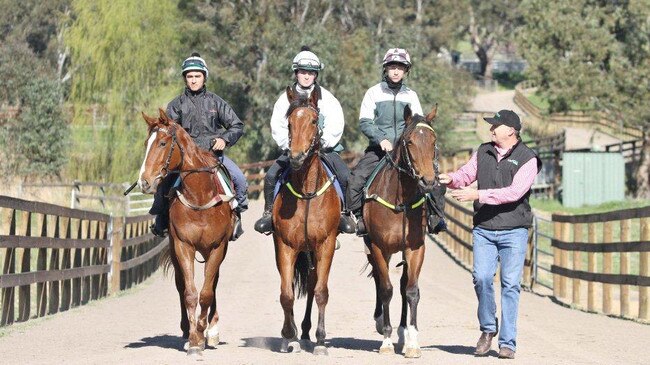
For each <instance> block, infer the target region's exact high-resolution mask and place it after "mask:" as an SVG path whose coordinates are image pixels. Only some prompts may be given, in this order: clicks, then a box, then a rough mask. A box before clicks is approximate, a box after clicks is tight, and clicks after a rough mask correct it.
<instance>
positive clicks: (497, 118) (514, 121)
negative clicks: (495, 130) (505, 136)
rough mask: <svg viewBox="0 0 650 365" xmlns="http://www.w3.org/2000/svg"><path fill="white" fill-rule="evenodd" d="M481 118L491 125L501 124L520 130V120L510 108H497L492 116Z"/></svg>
mask: <svg viewBox="0 0 650 365" xmlns="http://www.w3.org/2000/svg"><path fill="white" fill-rule="evenodd" d="M483 119H484V120H485V121H486V122H488V123H490V124H493V125H501V124H503V125H506V126H508V127H512V128H514V129H515V130H518V131H520V130H521V120H519V116H518V115H517V113H515V112H513V111H512V110H505V109H504V110H499V111H498V112H497V113H496V114H494V117H492V118H483Z"/></svg>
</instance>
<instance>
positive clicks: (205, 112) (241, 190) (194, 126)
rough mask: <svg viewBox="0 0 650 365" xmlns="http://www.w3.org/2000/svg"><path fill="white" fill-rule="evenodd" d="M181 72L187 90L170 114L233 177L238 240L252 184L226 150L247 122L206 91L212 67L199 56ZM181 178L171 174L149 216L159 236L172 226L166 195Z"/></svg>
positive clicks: (189, 60) (169, 109) (170, 107)
mask: <svg viewBox="0 0 650 365" xmlns="http://www.w3.org/2000/svg"><path fill="white" fill-rule="evenodd" d="M181 73H182V75H183V79H184V80H185V90H184V91H183V93H181V94H180V95H179V96H177V97H176V98H174V100H172V101H171V102H170V103H169V104H168V105H167V115H168V116H169V117H170V118H171V119H173V120H174V121H176V122H177V123H178V124H180V125H181V127H183V128H184V129H185V130H186V131H187V132H188V133H189V135H190V136H191V137H192V140H194V143H196V144H197V145H198V146H199V148H202V149H204V150H207V151H212V152H213V153H214V154H215V155H217V158H218V159H219V161H220V162H221V163H222V164H223V166H224V167H225V168H226V169H227V170H228V173H229V174H230V176H231V177H232V179H233V183H234V185H235V199H236V200H237V206H236V207H235V213H236V215H237V221H236V223H235V230H234V233H233V237H232V238H231V240H235V239H237V238H238V237H239V236H241V234H242V233H243V232H244V231H243V229H242V227H241V213H242V212H244V211H245V210H246V209H248V197H247V193H248V183H247V182H246V177H245V176H244V174H243V173H242V171H241V170H240V169H239V167H237V165H236V164H235V163H234V162H233V161H232V160H231V159H230V158H228V157H227V156H226V155H225V154H224V151H225V149H226V148H230V147H232V146H233V145H234V144H235V143H237V140H239V138H240V137H241V136H242V134H243V133H244V123H243V122H242V121H241V120H240V119H239V118H238V117H237V115H236V114H235V112H234V111H233V110H232V108H231V107H230V105H228V103H227V102H226V101H224V100H223V99H222V98H220V97H219V96H217V95H216V94H214V93H212V92H210V91H208V90H207V89H206V87H205V82H206V81H207V79H208V75H209V71H208V66H207V64H206V62H205V60H204V59H203V58H201V56H200V55H199V54H198V53H196V52H195V53H192V55H191V56H190V57H188V58H187V59H185V61H183V63H182V66H181ZM177 178H178V174H170V175H168V176H167V177H166V178H165V179H164V180H163V181H162V182H161V184H160V187H159V188H158V190H157V191H156V194H155V195H154V203H153V205H152V207H151V210H150V211H149V213H150V214H156V222H155V223H154V224H153V225H152V226H151V231H152V233H153V234H155V235H157V236H164V235H165V231H166V230H167V229H168V227H169V201H168V199H166V196H167V195H168V193H169V190H170V189H171V187H172V186H173V185H174V184H176V181H177Z"/></svg>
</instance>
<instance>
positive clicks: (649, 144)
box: [636, 132, 650, 199]
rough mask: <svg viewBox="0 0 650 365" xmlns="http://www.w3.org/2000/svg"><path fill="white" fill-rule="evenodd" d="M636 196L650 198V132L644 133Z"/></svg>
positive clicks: (637, 173) (637, 172) (637, 171)
mask: <svg viewBox="0 0 650 365" xmlns="http://www.w3.org/2000/svg"><path fill="white" fill-rule="evenodd" d="M636 184H637V185H636V197H637V198H639V199H650V133H648V132H645V133H643V146H642V147H641V158H640V160H639V167H638V168H637V170H636Z"/></svg>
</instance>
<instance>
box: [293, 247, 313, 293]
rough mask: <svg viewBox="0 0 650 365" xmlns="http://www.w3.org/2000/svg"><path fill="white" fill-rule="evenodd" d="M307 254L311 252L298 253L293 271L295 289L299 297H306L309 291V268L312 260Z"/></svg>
mask: <svg viewBox="0 0 650 365" xmlns="http://www.w3.org/2000/svg"><path fill="white" fill-rule="evenodd" d="M307 255H310V253H309V252H300V253H298V258H297V259H296V266H295V268H294V271H293V290H294V292H296V297H297V298H302V297H304V296H305V295H306V294H307V292H308V291H309V270H310V266H311V265H310V261H311V260H309V257H308V256H307Z"/></svg>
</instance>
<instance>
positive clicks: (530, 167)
mask: <svg viewBox="0 0 650 365" xmlns="http://www.w3.org/2000/svg"><path fill="white" fill-rule="evenodd" d="M495 148H496V150H497V154H498V156H497V159H498V161H501V160H502V159H503V157H504V156H505V155H506V154H507V153H508V151H510V149H504V148H500V147H497V146H495ZM477 172H478V166H477V157H476V152H474V154H472V158H470V159H469V161H468V162H467V163H466V164H465V165H463V166H462V167H461V168H460V169H458V171H456V172H452V173H449V174H448V175H449V177H451V183H449V184H448V185H447V186H448V187H450V188H452V189H458V188H461V187H463V186H467V185H469V184H471V183H473V182H474V181H476V175H477ZM537 173H538V171H537V160H536V159H535V158H531V159H530V160H529V161H528V162H526V163H525V164H524V165H523V166H521V167H520V168H519V170H517V173H515V176H513V178H512V184H510V186H506V187H504V188H499V189H483V190H479V191H478V201H479V203H482V204H489V205H498V204H504V203H512V202H516V201H517V200H519V199H521V197H522V196H524V194H526V192H528V190H530V187H531V186H533V182H535V176H537Z"/></svg>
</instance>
